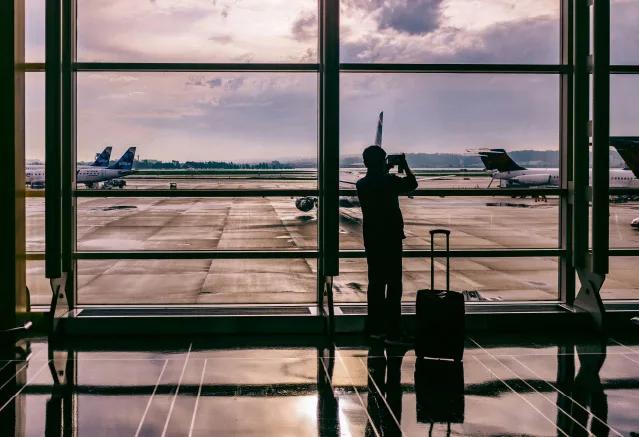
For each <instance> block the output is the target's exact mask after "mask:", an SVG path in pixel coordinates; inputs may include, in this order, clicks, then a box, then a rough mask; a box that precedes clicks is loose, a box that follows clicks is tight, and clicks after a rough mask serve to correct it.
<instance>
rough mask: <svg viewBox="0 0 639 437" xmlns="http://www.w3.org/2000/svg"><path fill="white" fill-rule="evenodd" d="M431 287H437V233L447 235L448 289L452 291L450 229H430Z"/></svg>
mask: <svg viewBox="0 0 639 437" xmlns="http://www.w3.org/2000/svg"><path fill="white" fill-rule="evenodd" d="M429 232H430V289H431V290H434V289H435V235H437V234H441V235H445V236H446V252H445V253H446V291H450V230H448V229H431V230H430V231H429Z"/></svg>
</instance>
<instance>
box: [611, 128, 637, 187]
mask: <svg viewBox="0 0 639 437" xmlns="http://www.w3.org/2000/svg"><path fill="white" fill-rule="evenodd" d="M610 145H611V146H613V147H614V148H615V149H617V152H619V155H621V158H622V159H623V160H624V161H625V162H626V165H627V166H628V168H629V169H630V170H632V172H633V173H634V175H635V177H636V178H639V137H610Z"/></svg>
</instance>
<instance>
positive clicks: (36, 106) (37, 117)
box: [24, 72, 44, 164]
mask: <svg viewBox="0 0 639 437" xmlns="http://www.w3.org/2000/svg"><path fill="white" fill-rule="evenodd" d="M24 92H25V95H24V100H25V102H24V103H25V110H24V123H25V127H26V129H25V133H24V136H25V138H24V141H25V159H26V162H27V164H44V72H28V73H26V74H25V89H24Z"/></svg>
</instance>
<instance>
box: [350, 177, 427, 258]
mask: <svg viewBox="0 0 639 437" xmlns="http://www.w3.org/2000/svg"><path fill="white" fill-rule="evenodd" d="M356 186H357V196H358V197H359V203H360V206H361V207H362V215H363V218H364V220H363V230H364V247H366V248H367V249H370V248H375V247H379V246H383V245H384V244H385V243H386V242H389V241H396V240H397V239H400V240H401V239H403V238H406V236H405V235H404V219H403V218H402V211H401V210H400V208H399V197H398V196H399V195H401V194H406V193H409V192H411V191H413V190H415V189H416V188H417V180H416V179H415V176H413V175H412V174H411V175H407V176H405V177H399V176H396V175H392V174H389V173H375V172H370V171H369V172H368V173H367V174H366V176H364V177H363V178H361V179H360V180H359V181H357V184H356Z"/></svg>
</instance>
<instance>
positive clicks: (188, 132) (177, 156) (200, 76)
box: [77, 73, 317, 189]
mask: <svg viewBox="0 0 639 437" xmlns="http://www.w3.org/2000/svg"><path fill="white" fill-rule="evenodd" d="M77 113H78V137H77V140H78V146H77V147H78V149H77V155H78V161H79V163H80V164H89V163H91V162H93V160H94V159H95V154H96V153H98V152H100V151H102V150H103V149H104V148H105V147H106V146H112V147H113V153H112V163H113V162H115V160H118V159H120V158H122V161H121V162H122V163H123V165H122V170H121V171H115V172H114V171H113V170H104V169H100V168H89V169H87V168H85V169H79V172H78V182H79V184H78V185H79V186H81V187H84V186H85V185H88V186H94V187H100V186H104V185H105V182H106V186H107V187H109V186H111V187H112V186H114V185H115V186H120V181H123V179H122V178H123V176H126V175H128V174H129V173H130V171H129V170H130V168H131V162H130V161H131V159H128V158H127V153H126V150H127V149H128V148H129V147H132V146H133V147H136V151H135V155H136V158H137V159H136V161H135V162H133V164H132V167H133V169H134V170H136V171H135V172H134V173H135V174H134V175H133V177H128V179H126V183H127V185H126V186H127V188H129V187H133V188H169V187H170V186H171V185H170V184H171V182H173V183H175V184H176V187H178V188H180V187H186V188H193V187H196V188H209V189H210V188H218V187H230V188H240V187H241V188H267V189H268V188H281V187H285V188H292V187H295V188H309V187H311V186H316V183H315V180H316V175H315V169H316V167H317V75H316V74H315V73H306V74H305V73H298V74H289V73H273V74H271V73H254V74H239V73H238V74H233V73H225V74H216V73H81V74H78V110H77ZM131 157H132V156H129V158H131ZM300 169H302V170H300ZM193 176H197V177H198V179H196V180H194V179H193V178H192V177H193ZM213 176H221V177H223V178H227V179H228V178H229V176H236V178H234V180H233V182H225V183H223V184H221V183H220V182H219V178H218V180H217V181H216V180H213V179H215V178H213ZM189 177H191V178H190V180H186V181H185V179H189ZM200 177H204V178H203V179H201V178H200ZM206 177H208V179H207V178H206ZM237 177H239V178H240V179H242V178H243V179H244V181H243V182H240V184H239V185H238V183H237V180H238V179H237ZM247 179H250V181H246V180H247ZM274 179H278V180H277V181H275V180H274ZM279 179H286V181H284V182H283V181H280V180H279ZM116 182H117V183H116ZM129 182H130V184H129ZM242 184H244V185H242Z"/></svg>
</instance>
